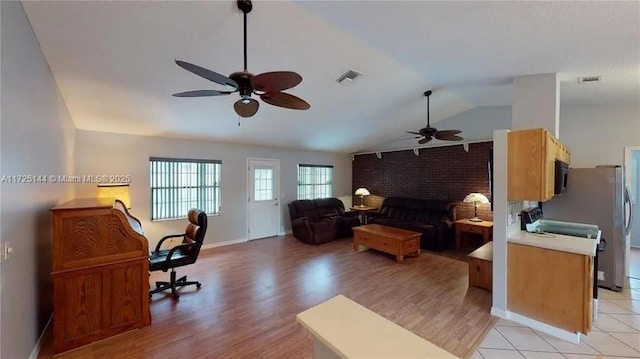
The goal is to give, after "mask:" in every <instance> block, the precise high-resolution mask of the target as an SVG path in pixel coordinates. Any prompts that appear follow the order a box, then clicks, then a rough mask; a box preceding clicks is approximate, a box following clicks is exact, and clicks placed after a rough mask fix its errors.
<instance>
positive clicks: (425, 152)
mask: <svg viewBox="0 0 640 359" xmlns="http://www.w3.org/2000/svg"><path fill="white" fill-rule="evenodd" d="M492 144H493V142H491V141H489V142H480V143H471V144H469V152H465V150H464V149H463V147H462V146H461V145H456V146H443V147H431V148H423V149H420V152H419V156H416V155H415V154H414V153H413V151H411V150H407V151H396V152H384V153H382V158H381V159H379V158H378V157H377V156H376V155H375V154H367V155H357V156H355V158H354V160H353V191H352V193H353V192H355V190H356V188H358V187H365V188H367V189H368V190H369V192H371V196H366V197H365V198H364V202H365V204H366V205H368V206H375V207H379V206H380V205H381V204H382V201H383V200H384V197H389V196H402V197H412V198H424V199H438V200H450V201H460V203H459V204H458V206H457V216H458V218H469V217H473V205H472V204H467V203H462V199H464V197H465V196H466V195H467V194H469V193H471V192H480V193H483V194H484V195H485V196H487V197H488V198H489V200H491V197H490V193H489V177H488V171H487V161H488V158H489V149H490V148H491V146H492ZM353 201H354V202H353V203H354V204H359V203H360V197H358V196H355V197H354V199H353ZM478 217H480V218H482V219H486V220H492V219H493V214H492V212H491V205H489V204H486V205H482V204H481V205H480V206H479V207H478Z"/></svg>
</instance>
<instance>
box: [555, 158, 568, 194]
mask: <svg viewBox="0 0 640 359" xmlns="http://www.w3.org/2000/svg"><path fill="white" fill-rule="evenodd" d="M554 176H555V183H554V191H553V193H554V194H556V195H562V194H563V193H565V192H567V185H568V184H569V164H568V163H566V162H562V161H558V160H556V165H555V174H554Z"/></svg>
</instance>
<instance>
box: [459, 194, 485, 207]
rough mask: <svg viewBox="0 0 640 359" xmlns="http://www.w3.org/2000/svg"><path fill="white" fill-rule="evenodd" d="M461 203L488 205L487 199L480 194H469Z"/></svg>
mask: <svg viewBox="0 0 640 359" xmlns="http://www.w3.org/2000/svg"><path fill="white" fill-rule="evenodd" d="M462 202H464V203H474V204H475V203H482V204H487V203H489V199H488V198H487V196H485V195H483V194H482V193H469V194H468V195H467V196H466V197H465V198H464V199H463V200H462Z"/></svg>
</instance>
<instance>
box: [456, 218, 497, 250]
mask: <svg viewBox="0 0 640 359" xmlns="http://www.w3.org/2000/svg"><path fill="white" fill-rule="evenodd" d="M454 223H455V227H456V249H460V238H461V236H462V235H463V234H464V235H466V236H468V235H469V234H479V235H481V236H482V243H487V242H489V241H490V240H493V222H491V221H482V222H472V221H470V220H468V219H459V220H457V221H455V222H454Z"/></svg>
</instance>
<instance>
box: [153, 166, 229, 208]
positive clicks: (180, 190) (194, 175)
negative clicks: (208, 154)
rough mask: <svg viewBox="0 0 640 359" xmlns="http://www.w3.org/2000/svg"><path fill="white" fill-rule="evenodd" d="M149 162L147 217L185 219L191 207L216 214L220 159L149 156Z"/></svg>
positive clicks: (218, 205) (218, 201)
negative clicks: (148, 207)
mask: <svg viewBox="0 0 640 359" xmlns="http://www.w3.org/2000/svg"><path fill="white" fill-rule="evenodd" d="M149 163H150V165H151V166H150V167H151V176H150V179H151V220H163V219H177V218H186V217H187V213H188V212H189V209H191V208H198V209H201V210H203V211H205V213H207V215H212V214H218V213H220V169H221V167H222V161H218V160H190V159H175V158H155V157H152V158H150V159H149Z"/></svg>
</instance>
